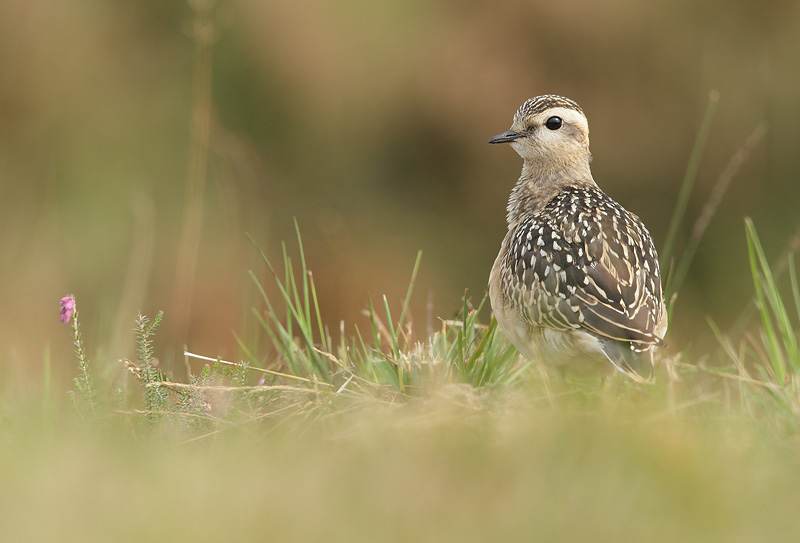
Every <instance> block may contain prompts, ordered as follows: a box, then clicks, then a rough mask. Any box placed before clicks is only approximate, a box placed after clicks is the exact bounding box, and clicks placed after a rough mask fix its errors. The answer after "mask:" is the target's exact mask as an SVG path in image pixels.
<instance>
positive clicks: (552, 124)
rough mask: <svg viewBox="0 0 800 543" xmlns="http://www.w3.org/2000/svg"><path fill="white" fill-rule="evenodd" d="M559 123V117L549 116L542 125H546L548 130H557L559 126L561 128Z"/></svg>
mask: <svg viewBox="0 0 800 543" xmlns="http://www.w3.org/2000/svg"><path fill="white" fill-rule="evenodd" d="M561 123H562V121H561V117H550V118H549V119H547V121H546V122H545V123H544V125H545V126H546V127H547V129H548V130H558V129H559V128H561Z"/></svg>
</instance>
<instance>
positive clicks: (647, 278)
mask: <svg viewBox="0 0 800 543" xmlns="http://www.w3.org/2000/svg"><path fill="white" fill-rule="evenodd" d="M509 249H510V250H509V253H508V257H507V263H506V266H507V268H508V269H509V273H508V275H509V277H508V279H507V284H510V287H511V288H509V292H507V293H506V296H507V297H510V298H511V300H512V303H514V305H515V306H516V308H517V309H518V311H519V312H520V314H521V315H522V316H523V318H524V319H525V320H526V321H528V322H529V323H530V324H532V325H536V326H548V327H551V328H555V329H559V330H568V329H576V328H584V329H586V330H588V331H590V332H592V333H594V334H596V335H598V336H600V337H601V338H607V339H611V340H618V341H626V342H634V343H637V344H646V345H651V344H656V345H659V344H663V340H662V339H661V338H660V337H659V335H658V334H659V323H660V319H661V315H662V312H663V301H662V295H661V278H660V271H659V268H658V259H657V256H656V251H655V249H654V247H653V243H652V240H651V239H650V235H649V233H648V232H647V230H646V228H645V227H644V225H643V224H642V222H641V221H640V220H639V218H638V217H636V216H635V215H633V214H631V213H629V212H627V211H626V210H625V209H623V208H622V207H621V206H619V204H617V203H616V202H614V201H613V200H611V199H610V198H609V197H608V196H606V195H605V194H604V193H602V192H601V191H599V190H596V189H592V190H591V192H589V196H587V189H581V190H580V191H578V190H574V191H571V190H566V191H562V193H561V194H559V195H558V196H557V197H556V198H554V199H553V200H552V201H551V202H550V203H549V204H548V205H547V206H546V207H545V208H544V210H543V211H542V212H541V213H539V214H537V215H534V216H532V217H529V218H528V219H526V220H525V221H523V222H522V223H521V224H520V225H518V227H517V228H516V231H515V233H514V236H513V238H512V242H511V245H510V248H509Z"/></svg>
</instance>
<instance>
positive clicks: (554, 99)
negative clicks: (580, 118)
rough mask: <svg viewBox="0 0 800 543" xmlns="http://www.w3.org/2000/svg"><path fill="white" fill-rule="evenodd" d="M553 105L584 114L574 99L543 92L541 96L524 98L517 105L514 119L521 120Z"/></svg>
mask: <svg viewBox="0 0 800 543" xmlns="http://www.w3.org/2000/svg"><path fill="white" fill-rule="evenodd" d="M554 107H563V108H564V109H571V110H573V111H577V112H578V113H580V114H581V115H584V113H583V110H582V109H581V106H579V105H578V104H577V103H576V102H575V101H573V100H570V99H569V98H564V97H563V96H558V95H557V94H543V95H542V96H536V97H534V98H529V99H527V100H525V103H524V104H522V105H521V106H520V107H519V109H518V110H517V113H516V115H514V121H517V120H520V121H521V120H522V119H525V118H526V117H531V116H533V115H538V114H539V113H543V112H545V111H547V110H548V109H551V108H554ZM584 116H585V115H584Z"/></svg>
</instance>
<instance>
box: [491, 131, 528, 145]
mask: <svg viewBox="0 0 800 543" xmlns="http://www.w3.org/2000/svg"><path fill="white" fill-rule="evenodd" d="M521 137H523V136H522V134H520V133H518V132H514V131H513V130H509V131H508V132H503V133H502V134H497V135H496V136H495V137H493V138H492V139H490V140H489V143H508V142H510V141H514V140H517V139H519V138H521Z"/></svg>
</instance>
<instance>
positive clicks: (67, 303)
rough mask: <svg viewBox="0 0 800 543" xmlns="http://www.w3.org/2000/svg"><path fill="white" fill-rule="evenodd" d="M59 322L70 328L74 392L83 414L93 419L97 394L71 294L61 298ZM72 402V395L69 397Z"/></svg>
mask: <svg viewBox="0 0 800 543" xmlns="http://www.w3.org/2000/svg"><path fill="white" fill-rule="evenodd" d="M60 319H61V322H62V323H64V324H67V323H69V324H70V326H71V327H72V341H73V345H74V347H75V357H76V359H77V362H78V376H77V377H75V379H73V383H74V384H75V390H77V391H78V393H79V394H80V395H81V397H82V398H83V403H84V407H85V413H86V414H87V415H88V416H89V417H91V418H95V417H96V416H97V392H96V391H95V388H94V381H93V380H92V375H91V373H90V371H89V359H88V358H87V356H86V349H85V348H84V346H83V339H82V338H81V327H80V323H79V322H78V305H77V304H76V302H75V296H73V295H72V294H70V295H68V296H64V297H63V298H61V316H60ZM71 398H72V399H73V401H74V395H72V396H71Z"/></svg>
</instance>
